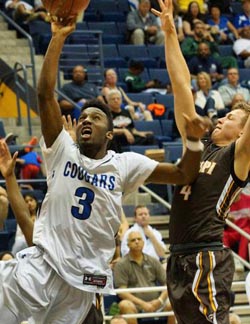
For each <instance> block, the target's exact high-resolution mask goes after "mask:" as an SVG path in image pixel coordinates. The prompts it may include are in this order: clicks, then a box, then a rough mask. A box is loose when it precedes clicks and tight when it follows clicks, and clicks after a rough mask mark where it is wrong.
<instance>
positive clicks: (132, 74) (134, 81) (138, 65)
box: [124, 60, 161, 92]
mask: <svg viewBox="0 0 250 324" xmlns="http://www.w3.org/2000/svg"><path fill="white" fill-rule="evenodd" d="M143 71H144V65H143V63H142V62H140V61H134V60H131V61H130V63H129V68H128V72H127V73H126V74H125V77H124V81H125V82H126V84H127V88H128V92H141V91H144V90H146V89H151V88H159V87H160V86H161V84H160V82H159V81H158V80H150V81H145V80H143V79H142V78H141V74H142V72H143Z"/></svg>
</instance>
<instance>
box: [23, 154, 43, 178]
mask: <svg viewBox="0 0 250 324" xmlns="http://www.w3.org/2000/svg"><path fill="white" fill-rule="evenodd" d="M41 163H42V158H41V156H40V155H39V154H38V153H37V152H34V151H31V152H29V153H26V154H24V155H22V156H21V157H20V158H17V164H19V165H20V166H21V170H20V178H21V179H36V178H38V177H39V174H40V172H41Z"/></svg>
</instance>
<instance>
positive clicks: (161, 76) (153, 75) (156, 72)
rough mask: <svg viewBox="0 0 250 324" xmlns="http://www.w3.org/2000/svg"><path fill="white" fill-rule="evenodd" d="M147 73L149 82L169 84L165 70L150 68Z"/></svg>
mask: <svg viewBox="0 0 250 324" xmlns="http://www.w3.org/2000/svg"><path fill="white" fill-rule="evenodd" d="M148 72H149V75H150V79H151V80H158V81H161V83H162V84H164V85H167V84H170V79H169V75H168V72H167V70H166V68H165V69H158V68H156V69H152V68H151V69H148Z"/></svg>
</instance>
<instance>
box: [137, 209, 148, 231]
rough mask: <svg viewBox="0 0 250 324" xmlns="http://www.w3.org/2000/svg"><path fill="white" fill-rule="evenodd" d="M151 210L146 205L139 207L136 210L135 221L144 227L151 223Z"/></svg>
mask: <svg viewBox="0 0 250 324" xmlns="http://www.w3.org/2000/svg"><path fill="white" fill-rule="evenodd" d="M149 217H150V214H149V210H148V209H147V208H146V207H142V208H138V209H137V210H136V215H135V221H136V223H137V224H138V225H140V226H142V227H144V226H147V225H148V224H149Z"/></svg>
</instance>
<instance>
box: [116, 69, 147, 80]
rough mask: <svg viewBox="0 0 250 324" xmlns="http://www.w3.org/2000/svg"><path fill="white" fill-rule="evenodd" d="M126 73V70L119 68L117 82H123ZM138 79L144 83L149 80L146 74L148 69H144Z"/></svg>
mask: <svg viewBox="0 0 250 324" xmlns="http://www.w3.org/2000/svg"><path fill="white" fill-rule="evenodd" d="M127 72H128V69H124V68H120V69H118V75H119V80H120V81H124V77H125V73H127ZM140 77H141V78H142V80H144V81H145V82H147V81H149V80H150V77H149V74H148V69H144V71H143V72H142V73H141V74H140Z"/></svg>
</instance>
